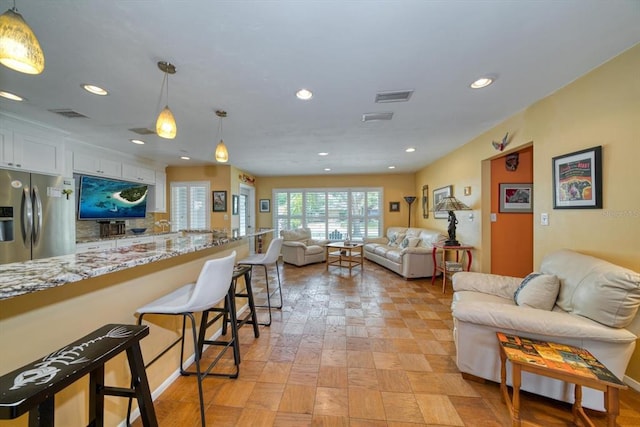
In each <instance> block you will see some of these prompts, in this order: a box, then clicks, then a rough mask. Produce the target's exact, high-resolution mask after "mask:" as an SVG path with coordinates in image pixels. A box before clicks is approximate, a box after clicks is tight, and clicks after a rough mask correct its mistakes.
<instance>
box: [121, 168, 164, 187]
mask: <svg viewBox="0 0 640 427" xmlns="http://www.w3.org/2000/svg"><path fill="white" fill-rule="evenodd" d="M122 178H123V179H126V180H127V181H134V182H144V183H145V184H155V183H156V172H155V171H154V170H153V169H149V168H145V167H142V166H136V165H129V164H127V163H123V164H122Z"/></svg>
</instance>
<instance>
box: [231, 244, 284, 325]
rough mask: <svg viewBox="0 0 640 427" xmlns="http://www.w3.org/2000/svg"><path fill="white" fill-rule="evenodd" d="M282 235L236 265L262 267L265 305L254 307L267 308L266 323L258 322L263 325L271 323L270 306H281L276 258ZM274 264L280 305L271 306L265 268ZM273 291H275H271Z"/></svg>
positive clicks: (267, 276)
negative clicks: (263, 250) (265, 249)
mask: <svg viewBox="0 0 640 427" xmlns="http://www.w3.org/2000/svg"><path fill="white" fill-rule="evenodd" d="M282 240H283V239H282V237H278V238H277V239H273V240H271V243H269V248H267V252H266V253H264V254H254V255H250V256H249V257H247V258H244V259H241V260H240V261H238V265H250V266H251V267H252V268H253V266H255V265H261V266H262V267H263V268H264V277H265V280H266V286H267V305H266V306H264V305H256V307H263V308H264V307H267V308H268V309H269V321H268V322H267V323H260V324H261V325H263V326H270V325H271V308H282V285H281V284H280V269H279V267H278V258H279V257H280V249H281V248H282ZM274 264H275V266H276V276H277V277H278V293H279V294H280V305H279V306H272V305H271V295H272V293H271V291H269V271H268V269H267V267H268V266H270V265H274ZM273 293H275V291H273Z"/></svg>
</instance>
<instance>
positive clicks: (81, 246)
mask: <svg viewBox="0 0 640 427" xmlns="http://www.w3.org/2000/svg"><path fill="white" fill-rule="evenodd" d="M115 247H116V241H115V240H100V241H97V242H87V243H77V244H76V253H77V254H81V253H84V252H91V251H106V250H108V249H113V248H115Z"/></svg>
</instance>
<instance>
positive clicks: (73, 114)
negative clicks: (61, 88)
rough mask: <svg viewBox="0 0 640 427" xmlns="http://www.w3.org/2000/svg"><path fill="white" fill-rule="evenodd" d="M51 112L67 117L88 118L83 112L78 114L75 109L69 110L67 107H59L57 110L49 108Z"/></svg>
mask: <svg viewBox="0 0 640 427" xmlns="http://www.w3.org/2000/svg"><path fill="white" fill-rule="evenodd" d="M49 111H51V112H52V113H56V114H60V115H61V116H64V117H66V118H68V119H86V118H88V117H87V116H85V115H84V114H80V113H78V112H77V111H73V110H70V109H68V108H61V109H58V110H49Z"/></svg>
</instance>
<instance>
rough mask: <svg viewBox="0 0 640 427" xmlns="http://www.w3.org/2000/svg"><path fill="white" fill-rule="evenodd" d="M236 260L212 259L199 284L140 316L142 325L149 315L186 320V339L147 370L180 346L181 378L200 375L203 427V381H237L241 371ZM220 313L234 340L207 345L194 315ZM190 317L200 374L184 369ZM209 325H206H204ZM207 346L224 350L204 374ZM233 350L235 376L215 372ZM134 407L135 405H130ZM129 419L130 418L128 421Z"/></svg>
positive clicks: (146, 308) (162, 299) (178, 291)
mask: <svg viewBox="0 0 640 427" xmlns="http://www.w3.org/2000/svg"><path fill="white" fill-rule="evenodd" d="M235 259H236V253H235V251H234V252H233V253H232V254H231V255H229V256H226V257H223V258H218V259H212V260H209V261H207V262H205V264H204V266H203V267H202V270H201V271H200V275H199V276H198V280H197V281H196V283H190V284H188V285H185V286H183V287H181V288H179V289H176V290H175V291H173V292H171V293H169V294H167V295H165V296H163V297H160V298H158V299H157V300H155V301H153V302H151V303H149V304H147V305H145V306H143V307H140V308H139V309H138V310H137V313H138V314H140V317H139V318H138V324H141V323H142V319H143V317H144V316H145V315H146V314H166V315H174V316H182V335H181V336H180V338H178V339H177V340H176V341H174V342H173V343H172V344H170V345H169V346H168V347H167V348H165V349H164V350H163V351H162V352H161V353H160V354H159V355H158V356H156V357H155V358H154V359H153V360H152V361H151V362H149V363H148V364H146V365H145V368H147V367H149V366H150V365H151V364H153V363H154V362H155V361H157V360H158V359H159V358H160V357H161V356H163V355H164V354H165V353H166V352H167V351H169V350H170V349H171V348H172V347H174V346H175V345H176V344H178V343H180V344H181V345H180V374H181V375H196V376H197V378H198V395H199V398H200V419H201V422H202V427H205V426H206V424H205V418H204V398H203V392H202V380H203V379H204V378H205V377H206V376H207V375H216V376H225V377H230V378H237V377H238V373H239V370H240V367H239V365H240V346H239V344H238V335H237V334H238V329H237V322H236V314H235V309H234V307H235V304H234V301H233V298H234V296H233V291H232V288H233V287H232V286H231V280H232V276H233V266H234V263H235ZM225 298H226V301H225V304H224V308H217V307H215V306H216V305H217V304H218V303H220V302H221V301H222V300H225ZM212 311H215V312H218V313H219V314H218V315H217V316H216V318H215V319H217V318H219V317H222V316H224V315H228V316H229V317H230V319H231V322H230V325H231V339H230V340H229V341H206V340H204V335H205V331H203V330H201V331H200V334H199V336H200V338H199V336H198V333H197V331H196V319H195V316H194V313H198V312H203V313H204V312H212ZM187 317H188V318H189V319H190V320H191V333H192V337H193V347H194V354H195V365H196V371H195V372H192V371H186V370H185V369H183V367H182V364H183V363H184V335H185V327H186V322H187ZM215 319H212V320H210V321H209V323H208V324H211V323H213V321H214V320H215ZM203 323H206V322H203ZM203 327H204V328H206V325H201V329H202V328H203ZM204 344H213V345H221V346H223V347H224V348H223V349H222V350H221V351H220V353H219V354H218V355H217V357H216V358H215V359H214V360H213V361H212V362H211V364H210V365H209V367H208V368H207V369H206V370H204V371H203V370H202V368H201V367H200V359H201V357H202V349H203V346H204ZM229 347H231V348H232V349H233V355H234V362H235V372H234V373H231V374H218V373H213V372H211V370H212V369H213V367H214V366H215V364H216V363H217V362H218V360H220V358H221V357H222V356H223V354H224V353H225V352H226V351H227V349H228V348H229ZM130 403H131V402H130ZM128 419H129V415H127V420H128Z"/></svg>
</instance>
